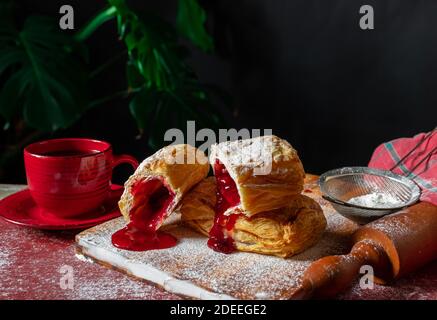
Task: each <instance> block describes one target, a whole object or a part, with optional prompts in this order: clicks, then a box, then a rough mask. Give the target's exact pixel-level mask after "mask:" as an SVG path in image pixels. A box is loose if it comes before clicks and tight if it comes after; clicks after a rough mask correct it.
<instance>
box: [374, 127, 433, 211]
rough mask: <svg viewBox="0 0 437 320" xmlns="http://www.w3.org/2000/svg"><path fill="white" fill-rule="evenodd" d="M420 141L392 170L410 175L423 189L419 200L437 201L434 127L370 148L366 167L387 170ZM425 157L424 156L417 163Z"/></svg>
mask: <svg viewBox="0 0 437 320" xmlns="http://www.w3.org/2000/svg"><path fill="white" fill-rule="evenodd" d="M419 143H420V145H419V146H418V147H417V148H416V149H415V150H414V151H413V152H412V153H411V154H410V155H408V156H407V157H406V158H405V160H404V161H402V163H400V164H399V165H398V166H397V167H396V168H395V169H393V170H392V171H393V172H394V173H397V174H400V175H403V176H408V175H409V178H411V179H413V180H414V181H415V182H416V183H417V185H418V186H419V187H420V189H421V190H422V194H421V196H420V200H421V201H426V202H430V203H432V204H434V205H437V130H436V129H434V130H433V131H431V132H428V133H419V134H418V135H416V136H414V137H412V138H399V139H395V140H392V141H390V142H386V143H383V144H381V145H380V146H379V147H378V148H376V150H375V151H374V152H373V155H372V158H371V159H370V162H369V167H372V168H377V169H384V170H390V169H391V168H393V166H395V165H396V164H397V163H398V162H399V161H400V160H401V159H402V158H403V157H404V156H406V155H407V154H408V153H409V152H410V151H411V150H413V149H414V148H415V147H416V146H417V145H418V144H419ZM427 156H428V157H427ZM424 158H426V159H425V160H424V161H423V162H422V163H421V164H420V165H418V166H417V164H418V163H419V162H420V161H422V160H423V159H424ZM416 166H417V168H415V167H416Z"/></svg>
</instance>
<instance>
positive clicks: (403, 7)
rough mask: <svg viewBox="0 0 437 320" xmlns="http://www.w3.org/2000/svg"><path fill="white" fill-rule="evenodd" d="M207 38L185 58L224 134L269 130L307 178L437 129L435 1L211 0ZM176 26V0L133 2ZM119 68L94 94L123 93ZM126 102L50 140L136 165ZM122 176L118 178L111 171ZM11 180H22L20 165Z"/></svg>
mask: <svg viewBox="0 0 437 320" xmlns="http://www.w3.org/2000/svg"><path fill="white" fill-rule="evenodd" d="M19 2H20V5H21V12H20V15H23V17H24V16H26V15H27V14H29V13H43V14H46V15H53V16H55V17H58V16H60V15H59V14H58V11H59V7H60V6H61V5H63V4H70V5H72V6H73V8H74V9H75V25H76V28H80V26H82V25H83V24H84V23H85V21H87V20H88V19H90V18H91V17H92V16H93V15H94V14H95V13H97V12H98V11H99V9H101V8H103V7H104V5H105V1H85V0H81V1H78V0H76V1H73V0H69V1H65V0H62V1H56V0H50V1H48V0H46V1H30V0H28V1H19ZM201 3H202V4H203V5H204V7H205V8H206V9H207V12H208V22H207V26H208V30H209V32H210V33H211V34H212V35H213V36H214V39H215V46H216V52H215V54H213V55H208V54H204V53H201V52H199V51H198V50H195V49H193V56H192V58H191V63H192V65H193V66H194V68H195V70H196V71H197V72H198V74H199V76H200V78H201V79H202V80H203V81H205V82H212V83H216V84H219V85H220V86H222V87H223V88H226V89H227V90H228V91H229V92H230V93H231V94H232V96H233V97H234V108H235V110H234V112H225V111H224V114H225V116H226V118H227V119H228V121H229V124H230V127H235V128H237V129H238V128H261V129H263V128H271V129H273V133H274V134H276V135H278V136H280V137H282V138H285V139H287V140H288V141H290V143H291V144H292V145H293V146H294V147H295V148H296V149H297V150H298V151H299V154H300V156H301V159H302V161H303V163H304V166H305V169H306V171H307V172H313V173H318V174H320V173H322V172H323V171H325V170H328V169H331V168H336V167H340V166H346V165H348V166H349V165H366V164H367V162H368V160H369V159H370V156H371V154H372V151H373V150H374V148H375V147H376V146H377V145H378V144H380V143H381V142H383V141H387V140H390V139H394V138H396V137H401V136H411V135H414V134H416V133H418V132H423V131H429V130H431V129H432V128H433V127H434V126H436V125H437V121H436V120H437V107H436V106H437V2H436V1H434V0H422V1H420V0H416V1H400V0H379V1H368V0H366V1H362V0H360V1H357V0H331V1H326V0H234V1H231V0H216V1H213V0H210V1H203V2H201ZM130 4H131V5H132V6H134V7H136V8H148V9H150V8H153V10H156V11H157V12H160V14H162V15H164V16H165V17H167V18H168V20H169V21H172V22H174V21H175V15H176V0H165V1H164V0H160V1H139V0H138V1H130ZM363 4H370V5H372V6H373V7H374V10H375V30H370V31H363V30H361V29H360V28H359V24H358V22H359V19H360V16H361V15H360V14H359V8H360V6H361V5H363ZM88 44H89V47H90V57H91V65H92V66H95V67H97V66H99V65H101V64H102V63H103V62H105V61H106V60H107V59H109V58H110V57H111V56H113V55H115V54H117V53H119V52H120V51H122V50H123V48H124V47H123V44H122V43H120V42H118V41H117V34H116V28H115V23H112V22H111V23H108V24H106V25H104V26H103V27H102V28H100V29H99V30H98V31H97V32H96V33H95V34H94V35H93V37H92V38H91V39H90V40H89V41H88ZM125 83H126V82H125V78H124V62H123V61H121V62H120V63H118V64H117V65H114V66H113V67H111V69H109V70H107V72H105V74H102V75H101V76H100V79H98V82H96V83H95V84H94V86H95V87H93V88H91V90H92V91H93V92H94V93H96V94H97V95H98V94H101V95H102V96H104V95H105V94H107V93H108V92H111V91H118V90H121V89H123V88H125ZM137 134H138V132H137V129H136V126H135V123H134V120H133V119H132V118H131V116H130V114H129V110H128V101H127V100H123V99H120V100H116V101H113V102H111V103H108V104H106V105H103V106H100V107H98V108H96V109H94V110H91V111H89V112H88V113H87V114H85V115H84V117H83V118H82V119H81V120H80V121H79V122H78V123H77V124H76V125H74V127H73V128H71V129H69V130H66V131H63V132H59V133H57V134H55V135H54V136H87V137H95V138H99V139H106V140H108V141H110V142H112V143H113V145H114V150H115V152H116V153H131V154H134V155H135V156H136V157H138V158H139V159H143V158H145V157H146V156H147V155H148V154H149V153H150V152H151V151H150V150H149V149H148V147H147V144H146V142H145V141H144V139H136V136H137ZM118 174H119V175H120V173H118ZM7 180H8V181H2V182H23V181H24V174H23V169H22V164H21V163H17V168H16V170H15V171H13V172H10V174H9V175H8V177H7Z"/></svg>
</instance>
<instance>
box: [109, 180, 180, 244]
mask: <svg viewBox="0 0 437 320" xmlns="http://www.w3.org/2000/svg"><path fill="white" fill-rule="evenodd" d="M131 192H132V196H133V198H134V204H133V206H132V209H131V210H130V212H129V217H130V223H129V224H128V225H127V226H126V227H125V228H123V229H121V230H119V231H117V232H116V233H114V234H113V235H112V244H113V245H114V246H115V247H117V248H120V249H125V250H131V251H146V250H153V249H165V248H170V247H173V246H175V245H176V242H177V240H176V238H174V237H173V236H172V235H169V234H167V233H164V232H158V231H157V229H158V227H159V226H160V225H161V222H162V220H163V219H164V216H165V213H166V212H167V209H168V207H169V206H170V204H171V203H172V202H173V200H174V194H173V192H171V191H170V190H169V189H167V188H166V187H165V186H164V184H163V183H162V181H161V180H159V179H150V180H141V181H138V182H136V183H135V184H134V185H133V186H132V189H131Z"/></svg>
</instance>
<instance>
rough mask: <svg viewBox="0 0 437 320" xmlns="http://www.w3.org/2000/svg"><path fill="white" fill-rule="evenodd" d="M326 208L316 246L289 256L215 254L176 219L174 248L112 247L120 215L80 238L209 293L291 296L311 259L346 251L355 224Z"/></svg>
mask: <svg viewBox="0 0 437 320" xmlns="http://www.w3.org/2000/svg"><path fill="white" fill-rule="evenodd" d="M322 205H323V204H322ZM324 209H325V215H326V218H327V222H328V225H327V229H326V231H325V233H324V235H323V237H322V239H321V240H320V241H319V242H318V243H317V244H316V245H315V246H314V247H312V248H310V249H308V250H306V251H305V252H303V253H301V254H299V255H296V256H293V257H291V258H289V259H282V258H278V257H273V256H265V255H258V254H252V253H245V252H236V253H233V254H230V255H225V254H221V253H217V252H215V251H213V250H211V249H209V248H208V247H207V245H206V238H205V237H203V236H201V235H199V234H197V233H195V232H194V231H192V230H190V229H187V228H185V227H183V226H179V225H177V224H175V225H170V226H168V232H170V233H172V234H173V235H174V236H176V237H177V238H178V239H179V243H178V245H176V246H175V247H173V248H169V249H165V250H156V251H146V252H131V251H123V250H119V249H117V248H115V247H113V246H112V244H111V240H110V239H111V235H112V233H113V232H114V231H116V230H118V229H119V228H121V227H123V225H124V221H123V220H122V219H120V218H119V219H115V220H112V221H109V222H107V223H105V224H102V225H100V226H97V227H95V228H93V229H90V230H87V231H85V232H83V233H81V234H80V235H78V237H77V241H78V242H79V245H80V246H81V247H83V248H88V249H90V248H91V249H92V248H96V247H97V248H99V249H102V250H104V252H106V253H107V255H105V256H104V258H103V259H104V260H105V261H104V262H107V263H114V259H116V260H117V263H120V261H121V263H122V265H123V266H125V267H126V268H127V269H128V266H130V265H132V264H134V265H140V266H141V265H142V266H151V267H153V268H155V269H157V270H160V271H162V272H164V273H165V274H167V275H168V277H169V279H178V280H181V281H183V282H182V283H183V285H185V286H188V284H194V285H195V286H196V287H198V288H202V289H205V290H207V291H209V292H213V293H218V294H223V295H226V296H231V297H234V298H239V299H260V298H262V299H287V298H289V297H290V296H291V295H292V293H293V292H294V290H295V289H296V288H297V287H298V285H299V283H300V281H301V277H302V275H303V273H304V271H305V270H306V268H307V267H308V266H309V265H310V263H311V262H312V261H315V260H317V259H319V258H321V257H323V256H326V255H332V254H342V253H346V252H347V250H348V241H347V238H348V237H349V236H350V234H351V233H352V232H353V231H354V230H355V229H356V227H357V226H356V225H355V224H354V223H352V222H350V221H349V220H347V219H345V218H344V217H342V216H341V215H339V214H337V213H336V212H335V211H334V210H332V209H331V208H330V207H326V208H324ZM89 252H92V250H91V251H88V253H89ZM113 254H115V257H114V256H112V255H113ZM101 259H102V258H100V260H101ZM123 266H122V269H123ZM149 280H150V279H149ZM152 281H153V279H152ZM167 289H169V290H171V288H167ZM188 291H189V290H188ZM187 294H188V295H189V292H188V293H187Z"/></svg>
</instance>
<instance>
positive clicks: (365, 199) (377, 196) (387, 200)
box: [348, 192, 402, 208]
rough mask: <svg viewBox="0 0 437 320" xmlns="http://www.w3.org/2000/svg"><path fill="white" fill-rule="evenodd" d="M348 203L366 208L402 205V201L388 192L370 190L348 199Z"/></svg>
mask: <svg viewBox="0 0 437 320" xmlns="http://www.w3.org/2000/svg"><path fill="white" fill-rule="evenodd" d="M348 203H350V204H355V205H358V206H362V207H367V208H393V207H399V206H401V205H402V202H401V201H399V200H398V199H396V198H395V197H393V196H392V195H390V194H385V193H381V192H372V193H369V194H364V195H361V196H358V197H353V198H351V199H349V200H348Z"/></svg>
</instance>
